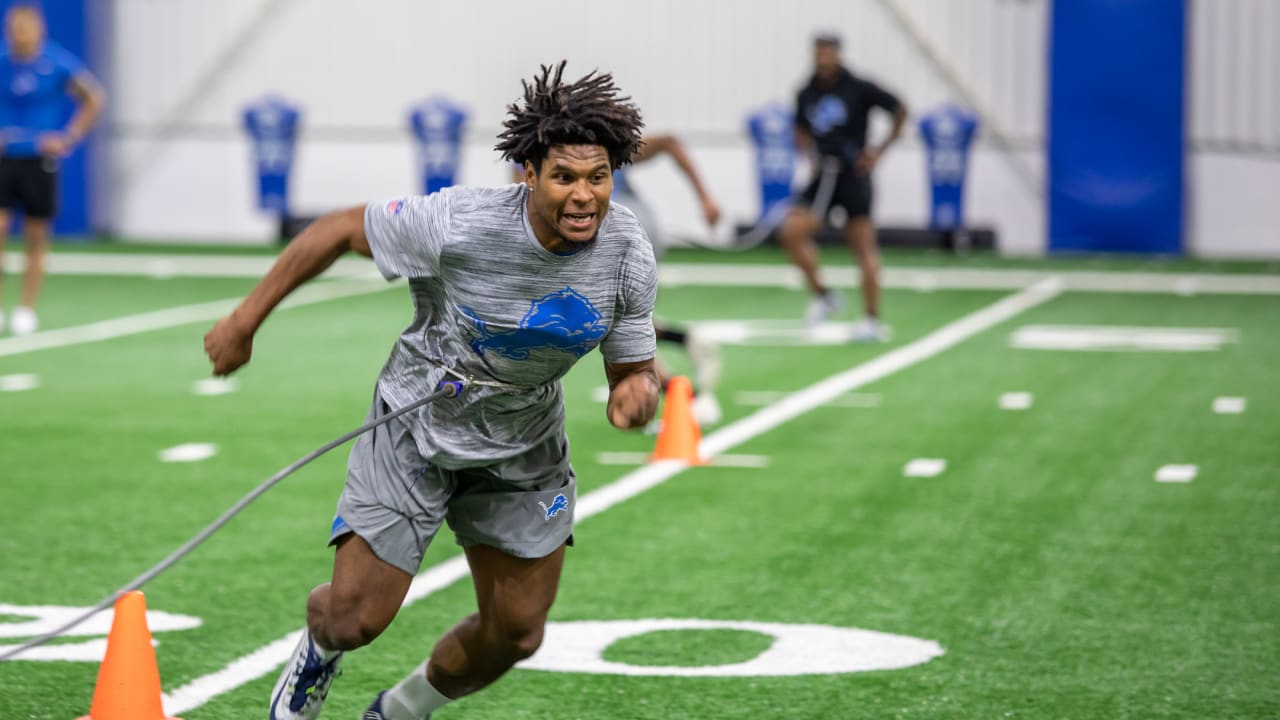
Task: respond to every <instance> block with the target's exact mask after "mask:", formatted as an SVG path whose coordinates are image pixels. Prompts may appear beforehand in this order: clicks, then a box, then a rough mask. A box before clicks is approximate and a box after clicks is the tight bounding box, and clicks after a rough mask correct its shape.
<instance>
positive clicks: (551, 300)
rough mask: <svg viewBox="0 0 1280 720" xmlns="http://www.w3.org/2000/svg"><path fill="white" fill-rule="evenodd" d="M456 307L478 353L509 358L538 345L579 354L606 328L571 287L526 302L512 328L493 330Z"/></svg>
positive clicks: (523, 355)
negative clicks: (474, 335) (472, 333)
mask: <svg viewBox="0 0 1280 720" xmlns="http://www.w3.org/2000/svg"><path fill="white" fill-rule="evenodd" d="M459 309H460V310H462V312H463V313H465V314H466V316H467V317H468V318H470V319H471V322H472V324H473V325H474V326H475V329H476V332H477V333H479V335H480V337H478V338H476V339H474V340H472V341H471V349H472V350H474V351H475V352H476V354H477V355H479V356H480V357H484V354H485V353H486V352H494V353H497V354H498V355H501V356H502V357H505V358H509V359H511V360H528V359H529V352H530V351H531V350H540V349H550V350H559V351H560V352H565V353H569V354H570V355H573V356H574V357H582V356H583V355H586V354H587V352H589V351H590V350H591V348H593V347H595V345H596V343H598V342H599V341H600V338H602V337H604V334H605V333H607V332H608V331H609V326H608V325H606V324H605V323H604V322H603V316H602V315H601V314H600V311H599V310H596V307H595V305H592V304H591V301H590V300H588V299H587V298H586V296H584V295H582V294H581V293H579V292H578V291H577V290H574V289H573V288H571V287H565V289H563V290H558V291H556V292H553V293H548V294H546V295H543V296H542V297H540V298H538V299H537V300H533V301H532V302H530V304H529V311H528V312H526V313H525V314H524V317H523V318H522V319H521V320H520V327H519V328H517V329H514V330H507V331H499V332H494V331H492V330H490V329H489V325H488V323H486V322H485V321H484V320H481V319H480V318H479V317H478V316H477V315H476V313H475V311H474V310H472V309H471V308H469V307H460V308H459Z"/></svg>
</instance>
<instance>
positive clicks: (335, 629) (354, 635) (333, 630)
mask: <svg viewBox="0 0 1280 720" xmlns="http://www.w3.org/2000/svg"><path fill="white" fill-rule="evenodd" d="M386 629H387V626H386V625H384V624H382V623H380V622H378V621H376V620H374V619H373V618H370V617H368V616H366V615H361V614H360V613H359V612H354V613H344V614H337V613H332V612H331V613H330V614H329V617H328V618H327V619H326V621H325V634H326V635H328V638H327V640H328V644H329V645H331V646H332V647H330V648H328V649H330V650H355V649H356V648H362V647H364V646H365V645H368V644H369V643H371V642H373V641H374V639H375V638H377V637H378V636H379V635H381V634H382V631H383V630H386Z"/></svg>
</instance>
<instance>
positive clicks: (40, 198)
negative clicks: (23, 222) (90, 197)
mask: <svg viewBox="0 0 1280 720" xmlns="http://www.w3.org/2000/svg"><path fill="white" fill-rule="evenodd" d="M0 208H3V209H5V210H11V209H13V208H18V209H19V210H21V211H22V214H23V215H25V216H27V217H33V218H45V219H48V218H52V217H53V216H54V215H55V214H57V212H58V161H57V160H54V159H53V158H45V157H0Z"/></svg>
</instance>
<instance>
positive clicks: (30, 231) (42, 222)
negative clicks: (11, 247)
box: [12, 215, 53, 335]
mask: <svg viewBox="0 0 1280 720" xmlns="http://www.w3.org/2000/svg"><path fill="white" fill-rule="evenodd" d="M52 224H53V223H52V221H51V220H50V219H49V218H34V217H31V216H29V215H28V216H26V217H24V218H23V219H22V238H23V241H24V242H25V244H26V256H27V268H26V270H25V271H24V272H23V274H22V295H21V297H20V300H19V302H18V307H16V308H14V311H13V318H12V320H13V332H14V334H15V335H30V334H31V333H33V332H35V331H36V330H37V329H38V327H39V322H38V321H37V319H36V302H37V301H38V300H39V298H40V287H41V285H43V284H44V266H45V257H46V256H47V255H48V253H49V232H50V228H51V226H52Z"/></svg>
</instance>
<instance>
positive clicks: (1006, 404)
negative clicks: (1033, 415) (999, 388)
mask: <svg viewBox="0 0 1280 720" xmlns="http://www.w3.org/2000/svg"><path fill="white" fill-rule="evenodd" d="M1033 400H1034V396H1033V395H1032V394H1031V393H1029V392H1007V393H1005V394H1003V395H1001V396H1000V400H999V402H998V404H999V405H1000V409H1001V410H1027V409H1029V408H1030V407H1031V403H1032V401H1033Z"/></svg>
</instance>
